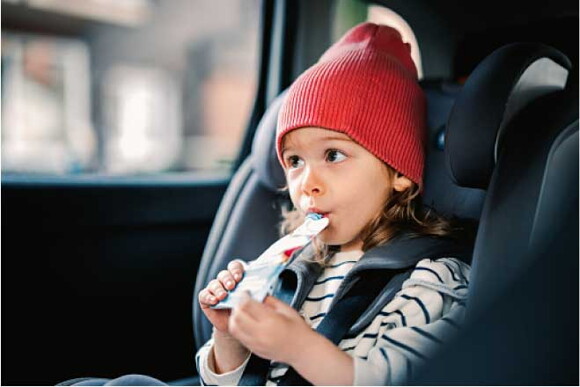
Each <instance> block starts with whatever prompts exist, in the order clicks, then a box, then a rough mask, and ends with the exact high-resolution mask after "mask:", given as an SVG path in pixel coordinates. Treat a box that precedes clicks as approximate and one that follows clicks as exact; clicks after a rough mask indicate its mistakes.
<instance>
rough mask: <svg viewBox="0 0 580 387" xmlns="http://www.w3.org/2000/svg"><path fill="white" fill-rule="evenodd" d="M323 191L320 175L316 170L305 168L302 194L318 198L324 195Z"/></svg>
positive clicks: (309, 167)
mask: <svg viewBox="0 0 580 387" xmlns="http://www.w3.org/2000/svg"><path fill="white" fill-rule="evenodd" d="M324 191H325V190H324V183H323V181H322V179H321V176H320V173H319V172H318V171H317V170H316V168H313V167H311V166H307V167H306V168H305V170H304V176H303V179H302V192H304V193H305V194H306V195H309V196H320V195H323V194H324Z"/></svg>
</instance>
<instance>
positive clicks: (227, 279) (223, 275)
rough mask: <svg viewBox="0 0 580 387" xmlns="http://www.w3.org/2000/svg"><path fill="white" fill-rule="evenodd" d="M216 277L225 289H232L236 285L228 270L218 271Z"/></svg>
mask: <svg viewBox="0 0 580 387" xmlns="http://www.w3.org/2000/svg"><path fill="white" fill-rule="evenodd" d="M217 278H218V280H220V281H221V283H222V285H223V286H224V288H226V289H227V290H232V289H233V288H235V287H236V280H235V279H234V276H233V275H232V273H230V272H229V271H228V270H222V271H220V272H219V273H218V275H217Z"/></svg>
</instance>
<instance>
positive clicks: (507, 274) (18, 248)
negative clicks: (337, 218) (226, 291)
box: [1, 0, 579, 385]
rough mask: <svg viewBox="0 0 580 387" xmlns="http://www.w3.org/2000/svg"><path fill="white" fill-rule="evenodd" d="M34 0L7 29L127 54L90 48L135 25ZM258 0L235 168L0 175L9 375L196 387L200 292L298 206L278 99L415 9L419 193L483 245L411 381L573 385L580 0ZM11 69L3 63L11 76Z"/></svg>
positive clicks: (202, 335) (202, 327)
mask: <svg viewBox="0 0 580 387" xmlns="http://www.w3.org/2000/svg"><path fill="white" fill-rule="evenodd" d="M28 3H29V2H10V1H2V10H3V11H4V12H3V14H2V32H3V35H5V34H6V32H9V33H14V32H15V31H16V32H19V33H22V32H23V31H24V32H26V33H28V34H30V33H36V34H38V33H40V34H44V35H51V34H52V35H66V36H69V37H70V36H75V37H76V38H77V39H81V40H86V41H87V42H88V43H87V45H88V47H89V49H90V50H97V49H99V50H103V49H105V50H106V49H109V50H124V49H126V47H121V48H118V47H116V46H115V42H114V41H113V42H110V43H109V45H108V46H106V47H103V46H99V45H98V44H97V43H95V42H98V41H99V40H98V39H97V37H96V36H97V35H98V34H99V33H101V32H99V31H101V30H104V29H107V28H109V29H111V28H126V29H127V28H128V27H110V26H107V25H105V26H102V22H95V21H91V20H89V19H87V18H86V17H71V16H63V15H55V11H54V10H52V11H51V10H46V9H37V8H34V7H33V6H32V5H30V4H28ZM30 3H31V4H32V3H33V2H30ZM161 3H164V4H165V5H164V6H165V7H176V4H179V2H177V1H176V2H174V3H173V5H171V4H172V3H171V1H169V0H158V1H151V2H150V7H152V10H153V12H155V10H156V7H159V6H160V4H161ZM167 3H169V5H167ZM202 3H204V2H202V1H199V3H198V4H199V6H200V9H201V8H203V7H202V6H201V4H202ZM190 4H193V5H188V6H190V7H193V8H195V7H196V6H197V5H196V4H195V2H192V3H190ZM255 6H256V9H257V11H256V12H257V13H256V14H257V15H259V21H258V25H259V30H258V34H257V42H258V43H257V44H258V47H259V50H258V52H259V55H258V60H257V61H256V66H255V69H254V71H255V74H256V80H257V81H256V85H255V88H254V89H253V90H252V93H253V94H252V99H251V101H252V103H251V109H250V112H249V113H248V114H247V116H246V117H245V121H244V122H245V125H244V132H243V136H242V137H241V140H240V143H239V146H237V149H236V155H235V158H234V160H233V162H232V163H231V165H230V166H229V167H228V168H229V169H228V172H227V173H225V174H208V173H194V172H183V171H180V172H171V173H156V174H147V173H145V174H135V173H133V174H130V173H124V174H110V173H106V172H102V171H99V170H96V171H94V172H92V173H74V174H72V173H68V174H67V173H65V174H46V173H42V174H39V173H37V174H34V173H25V172H18V171H17V172H14V171H10V170H5V169H3V170H2V179H1V183H2V198H3V199H4V203H3V206H2V207H3V210H4V211H3V213H2V223H3V225H4V226H5V227H4V228H3V231H2V236H3V242H4V243H3V245H2V255H3V260H2V268H3V274H2V291H3V295H2V312H3V315H4V317H3V319H2V322H3V328H2V333H3V335H2V349H3V352H4V355H5V356H4V358H3V360H2V366H3V367H2V368H3V372H2V384H5V385H55V384H57V383H62V382H64V381H66V380H69V379H74V378H79V377H105V378H115V377H118V376H121V375H125V374H132V373H139V374H145V375H150V376H153V377H156V378H158V379H160V380H163V381H165V382H166V383H169V384H171V385H199V383H200V381H199V377H198V375H197V371H196V369H195V361H194V355H195V353H196V351H197V349H198V348H199V347H201V346H202V345H203V344H204V343H205V342H206V341H207V340H208V339H209V337H210V336H211V325H210V324H209V322H208V321H207V320H206V319H205V317H204V316H203V313H202V312H201V310H200V308H199V306H198V303H197V294H198V292H199V291H200V290H201V289H202V288H204V287H205V286H206V285H207V283H208V282H209V280H211V279H212V278H215V276H216V274H217V273H218V272H219V271H220V270H223V269H224V268H225V267H226V265H227V263H228V262H229V261H230V260H232V259H236V258H239V259H243V260H251V259H253V258H255V257H257V256H258V255H259V254H260V253H261V252H262V251H264V250H265V249H266V248H267V247H268V246H269V245H270V244H272V243H273V242H274V241H275V240H277V239H278V238H279V234H278V224H279V222H280V220H281V218H280V211H281V209H282V208H287V207H288V206H289V205H290V202H289V198H288V195H287V193H286V192H285V191H283V190H281V188H282V187H283V186H284V184H285V183H284V173H283V171H282V169H281V167H280V166H279V164H278V160H277V156H276V154H275V149H274V146H273V143H274V138H275V130H276V121H277V114H278V111H279V108H280V105H281V102H282V101H283V98H284V96H285V94H284V92H285V90H286V89H287V88H288V87H289V85H290V84H291V83H292V81H293V80H294V79H295V78H296V77H297V76H298V75H299V74H300V73H301V72H302V71H304V70H305V69H306V68H308V67H309V66H310V65H311V64H313V63H315V62H316V60H317V59H318V57H320V55H321V54H322V52H324V50H325V49H326V48H327V47H329V46H330V45H331V44H332V42H333V41H334V40H335V36H336V33H335V31H337V30H339V31H343V32H344V31H345V30H346V29H347V28H348V27H351V26H354V25H355V24H357V23H359V22H362V21H365V20H367V18H370V16H369V15H371V14H372V12H370V11H369V10H371V9H375V10H376V9H377V7H378V9H382V10H388V11H389V12H391V13H394V14H395V15H397V17H398V18H402V19H404V20H405V22H406V23H407V24H408V26H410V28H412V31H413V32H414V37H415V38H416V41H417V43H418V45H419V47H420V49H421V55H420V60H421V69H422V78H421V79H420V85H421V86H422V88H423V90H424V92H425V95H426V97H427V106H428V116H427V126H428V131H429V132H428V144H427V158H426V166H425V168H426V169H425V189H424V192H423V204H424V205H425V206H428V207H430V208H433V209H435V210H436V211H437V212H439V213H441V214H444V215H447V216H450V217H456V218H460V219H462V220H463V221H464V224H465V228H466V235H465V238H470V240H471V241H472V244H473V255H472V261H471V266H472V272H471V277H470V279H469V281H470V290H469V298H468V301H467V315H466V322H465V324H464V326H463V327H461V329H458V331H457V332H456V334H455V337H454V338H453V340H451V341H450V342H448V343H445V344H444V345H442V346H441V348H440V349H439V351H438V353H437V356H435V357H434V358H433V359H432V360H430V361H429V362H426V363H425V365H424V367H423V368H422V369H420V370H419V371H420V372H415V373H414V374H413V377H412V379H411V380H410V381H409V384H410V385H424V384H429V385H439V384H442V385H452V384H453V385H455V384H463V385H476V384H477V385H480V384H493V385H511V384H516V385H527V384H530V385H536V384H550V385H577V384H578V380H579V379H578V342H579V337H578V326H579V325H578V314H579V313H578V305H579V300H578V287H579V282H578V281H579V280H578V278H579V277H578V271H579V266H578V256H579V255H578V234H579V230H578V224H579V220H578V211H579V209H578V176H579V172H578V103H579V102H578V34H577V32H578V4H577V3H575V2H569V1H563V0H555V1H552V2H548V3H538V4H532V3H529V2H523V1H507V2H506V1H504V2H499V1H495V0H493V1H490V2H485V3H473V2H467V3H466V2H460V1H457V0H443V1H438V2H429V1H423V0H417V1H414V2H409V1H399V0H383V1H362V0H348V1H346V0H320V1H306V0H299V1H288V0H261V1H255ZM224 10H225V11H224V12H227V7H226V8H224ZM192 12H194V11H192ZM200 12H203V11H200ZM99 28H100V29H99ZM122 33H131V31H128V32H127V31H124V30H123V31H122ZM173 37H175V36H173ZM134 38H135V39H139V38H138V37H134ZM160 38H161V39H162V40H163V39H171V38H172V37H171V36H167V37H165V36H161V37H160ZM144 39H147V37H144ZM3 43H4V39H3ZM4 45H6V43H4ZM98 54H99V51H96V52H94V53H93V55H98ZM8 63H9V62H8V60H5V59H4V55H3V60H2V68H3V73H4V72H5V68H6V66H8ZM93 77H95V78H93V79H92V82H93V83H95V82H98V79H99V78H97V77H96V76H95V75H93ZM5 82H6V81H5V78H4V75H3V83H5ZM184 87H195V84H193V85H192V84H189V83H185V86H184ZM4 91H5V90H4V87H3V93H4V94H5V95H4V98H3V112H4V110H5V107H4V100H6V99H8V98H10V94H8V95H7V94H6V93H5V92H4ZM217 96H218V97H220V96H221V95H220V94H217ZM223 97H224V98H226V96H223ZM233 110H235V109H234V108H233V107H232V112H233ZM232 112H228V111H221V112H218V113H219V114H218V118H220V119H226V116H228V114H230V113H231V114H233V113H232ZM185 122H187V121H185ZM4 125H5V124H4V121H3V127H4ZM227 135H228V134H227V132H226V133H224V134H223V136H227ZM4 138H5V137H4V130H3V140H4ZM2 151H3V153H4V154H6V153H5V152H6V150H5V149H4V148H3V149H2ZM2 161H3V163H5V161H4V158H3V159H2Z"/></svg>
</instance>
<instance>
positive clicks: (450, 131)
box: [445, 43, 571, 189]
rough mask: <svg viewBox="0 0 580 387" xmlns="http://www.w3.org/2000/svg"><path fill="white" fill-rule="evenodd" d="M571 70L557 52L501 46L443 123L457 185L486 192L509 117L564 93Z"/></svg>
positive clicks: (537, 46)
mask: <svg viewBox="0 0 580 387" xmlns="http://www.w3.org/2000/svg"><path fill="white" fill-rule="evenodd" d="M570 66H571V64H570V61H569V60H568V58H566V56H564V55H563V54H562V53H560V52H559V51H557V50H556V49H554V48H551V47H548V46H545V45H541V44H534V43H515V44H511V45H507V46H504V47H502V48H500V49H498V50H496V51H495V52H494V53H493V54H491V55H489V56H488V57H487V58H486V59H484V60H483V61H482V62H481V64H480V65H479V66H477V68H476V69H475V70H474V71H473V73H472V74H471V75H470V77H469V79H468V80H467V82H466V83H465V85H464V87H463V90H462V91H461V93H460V95H459V97H458V99H457V101H456V103H455V105H454V107H453V110H452V112H451V115H450V117H449V121H448V123H447V132H446V135H445V141H446V147H447V150H448V151H447V160H448V167H449V172H450V174H451V177H452V178H453V180H454V182H455V183H457V184H458V185H460V186H462V187H471V188H481V189H486V188H487V185H488V183H489V179H490V177H491V173H492V171H493V167H494V165H495V161H496V156H497V150H496V147H497V143H498V142H499V141H501V138H502V136H501V134H502V132H503V129H504V128H505V126H506V125H507V124H509V122H510V119H511V117H513V116H514V115H515V114H516V113H517V112H518V111H520V110H521V108H522V107H524V106H526V105H527V104H528V103H529V102H530V101H532V100H534V99H536V98H537V97H538V96H541V95H544V94H547V93H549V92H551V91H555V90H561V89H563V88H564V85H565V84H566V78H567V75H568V69H569V68H570Z"/></svg>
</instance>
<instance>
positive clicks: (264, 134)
mask: <svg viewBox="0 0 580 387" xmlns="http://www.w3.org/2000/svg"><path fill="white" fill-rule="evenodd" d="M285 96H286V92H283V93H282V94H280V95H279V96H278V97H276V99H274V101H272V103H271V104H270V106H269V107H268V109H267V110H266V112H265V113H264V116H263V117H262V120H261V121H260V123H259V124H258V129H256V135H255V136H254V142H253V144H252V162H253V164H254V170H255V171H256V173H257V175H258V178H259V179H260V182H261V183H262V184H263V185H264V186H265V187H267V188H268V189H270V190H272V191H276V190H278V189H280V188H282V187H284V185H286V178H285V176H284V171H283V170H282V167H281V166H280V163H279V162H278V156H277V155H276V147H275V146H274V141H275V137H276V125H277V123H278V112H279V111H280V107H281V106H282V101H283V100H284V98H285Z"/></svg>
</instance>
